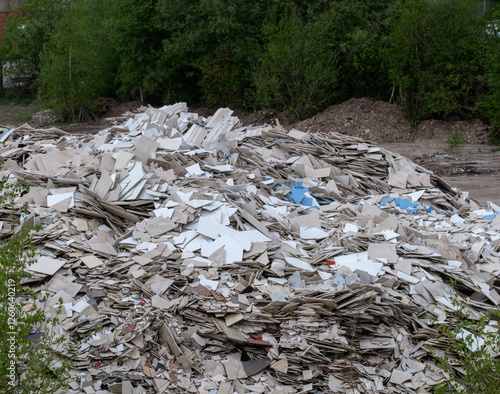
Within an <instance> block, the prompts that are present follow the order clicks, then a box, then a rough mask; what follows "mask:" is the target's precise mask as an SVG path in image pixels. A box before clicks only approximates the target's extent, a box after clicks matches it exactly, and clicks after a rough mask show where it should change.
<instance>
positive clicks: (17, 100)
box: [0, 96, 33, 105]
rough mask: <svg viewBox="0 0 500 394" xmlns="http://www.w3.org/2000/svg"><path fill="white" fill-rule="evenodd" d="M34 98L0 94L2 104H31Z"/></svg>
mask: <svg viewBox="0 0 500 394" xmlns="http://www.w3.org/2000/svg"><path fill="white" fill-rule="evenodd" d="M30 104H33V100H32V99H29V98H26V97H16V96H0V105H30Z"/></svg>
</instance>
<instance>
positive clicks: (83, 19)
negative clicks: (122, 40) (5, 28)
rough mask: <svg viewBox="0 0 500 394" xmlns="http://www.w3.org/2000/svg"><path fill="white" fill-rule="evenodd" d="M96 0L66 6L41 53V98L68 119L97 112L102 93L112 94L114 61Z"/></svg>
mask: <svg viewBox="0 0 500 394" xmlns="http://www.w3.org/2000/svg"><path fill="white" fill-rule="evenodd" d="M102 8H103V7H102V4H101V2H99V1H97V0H92V1H88V0H78V1H73V2H72V6H71V7H66V8H65V10H64V13H63V15H62V17H61V20H60V21H59V22H58V24H57V27H56V29H55V31H54V32H53V33H52V35H51V37H50V39H49V41H48V43H47V44H46V46H45V49H44V51H43V53H42V55H41V63H42V64H41V67H40V74H39V76H38V78H37V85H38V93H39V98H40V99H41V100H42V101H43V102H45V103H46V104H47V105H48V106H49V107H50V108H52V109H54V110H55V111H56V112H58V113H59V114H60V115H61V116H62V117H63V118H65V119H68V120H85V119H87V118H88V117H91V116H92V115H93V114H94V111H95V110H96V107H97V101H96V99H97V98H98V97H99V96H106V95H111V94H113V80H114V75H115V72H114V71H115V63H114V56H113V49H112V46H111V44H110V43H109V40H108V37H107V31H106V29H105V27H104V26H105V25H106V23H105V22H106V20H107V18H108V17H109V16H108V14H107V12H106V10H103V9H102Z"/></svg>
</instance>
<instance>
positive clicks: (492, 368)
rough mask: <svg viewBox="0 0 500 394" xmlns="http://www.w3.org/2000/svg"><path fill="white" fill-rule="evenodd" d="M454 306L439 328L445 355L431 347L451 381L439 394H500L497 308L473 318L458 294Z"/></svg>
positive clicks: (441, 388)
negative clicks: (444, 346)
mask: <svg viewBox="0 0 500 394" xmlns="http://www.w3.org/2000/svg"><path fill="white" fill-rule="evenodd" d="M452 303H453V305H454V307H455V308H456V311H455V312H454V313H453V314H451V315H449V316H448V317H447V321H449V323H447V324H446V325H441V326H440V328H439V336H438V339H439V340H440V341H443V342H445V343H446V344H447V346H448V350H447V351H446V352H439V353H438V352H437V351H436V350H435V349H434V348H432V347H431V348H430V351H431V354H433V355H434V357H435V359H436V361H437V365H438V366H439V367H440V368H442V369H443V370H444V371H445V372H447V373H448V375H449V379H448V380H447V381H445V382H443V383H442V384H440V385H439V386H438V387H437V388H436V390H435V392H436V393H450V392H458V393H464V394H469V393H470V394H476V393H491V394H493V393H498V392H499V391H500V359H499V358H498V357H497V355H498V354H499V352H500V332H499V331H498V329H496V328H494V327H493V326H496V325H497V322H496V321H493V325H492V322H491V321H490V319H492V318H494V319H497V320H498V319H499V318H500V312H499V311H498V309H495V310H493V309H492V310H490V311H486V313H485V314H484V315H482V316H481V317H480V318H479V319H474V318H472V317H471V315H470V313H469V312H468V311H467V303H466V302H465V301H464V300H463V299H462V298H461V297H460V296H459V295H458V294H457V293H456V292H455V293H454V297H453V299H452Z"/></svg>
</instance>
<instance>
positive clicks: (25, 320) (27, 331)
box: [0, 168, 70, 394]
mask: <svg viewBox="0 0 500 394" xmlns="http://www.w3.org/2000/svg"><path fill="white" fill-rule="evenodd" d="M0 170H1V168H0ZM22 191H23V186H22V185H19V184H16V183H12V182H11V181H10V180H9V177H8V176H3V177H2V178H1V179H0V207H1V208H2V210H3V209H5V208H8V209H9V210H11V211H12V214H13V215H14V213H18V214H21V222H20V223H19V224H18V227H17V228H15V229H14V228H13V229H11V230H12V232H11V234H10V235H9V236H7V237H4V238H2V239H1V240H0V248H1V250H2V253H0V294H1V299H0V391H1V392H2V393H43V394H45V393H54V392H56V391H57V390H59V389H60V388H63V387H65V386H66V383H67V382H66V380H67V376H66V372H67V371H68V369H69V367H70V363H69V362H68V361H64V360H61V359H60V358H59V357H58V356H57V355H56V354H55V353H54V351H53V346H55V345H57V344H59V343H62V342H63V341H64V340H65V338H64V337H60V338H58V339H55V336H54V331H53V329H54V328H56V327H57V325H58V320H57V319H56V318H53V317H48V315H46V314H45V311H43V310H42V309H41V308H39V307H38V305H37V296H36V294H35V293H33V292H31V291H29V290H28V289H26V288H24V287H22V286H21V283H22V281H23V279H25V278H27V277H29V274H28V273H27V272H26V266H28V265H30V264H31V263H33V262H34V261H33V257H34V247H33V245H32V240H31V236H30V230H31V224H30V220H25V221H24V222H23V215H24V218H25V219H26V214H27V212H26V207H24V209H21V210H20V211H18V212H15V205H14V204H13V200H14V199H15V198H16V197H17V196H18V195H19V194H20V193H21V192H22Z"/></svg>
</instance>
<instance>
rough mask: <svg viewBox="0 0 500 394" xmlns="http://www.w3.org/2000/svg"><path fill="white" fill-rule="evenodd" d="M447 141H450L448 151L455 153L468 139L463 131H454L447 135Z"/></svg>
mask: <svg viewBox="0 0 500 394" xmlns="http://www.w3.org/2000/svg"><path fill="white" fill-rule="evenodd" d="M446 142H447V143H448V148H447V149H446V150H447V151H448V152H450V153H453V152H457V151H459V150H460V148H462V146H464V145H465V143H466V142H467V139H466V138H465V137H464V135H463V134H462V132H460V131H452V132H450V133H449V134H448V137H446Z"/></svg>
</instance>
